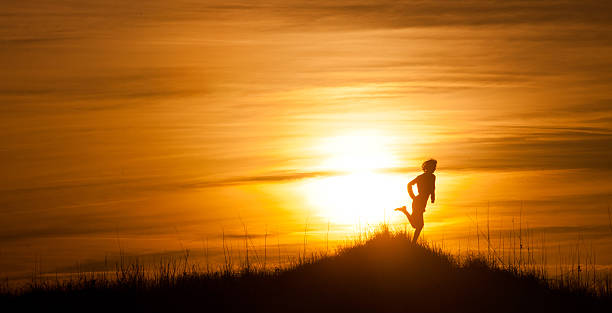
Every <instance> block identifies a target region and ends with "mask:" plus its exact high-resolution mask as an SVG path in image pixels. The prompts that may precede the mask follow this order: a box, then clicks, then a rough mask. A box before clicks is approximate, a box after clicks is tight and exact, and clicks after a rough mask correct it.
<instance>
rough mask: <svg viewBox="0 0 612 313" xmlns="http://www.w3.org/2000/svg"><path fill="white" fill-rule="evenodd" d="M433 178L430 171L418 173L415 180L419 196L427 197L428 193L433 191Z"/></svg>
mask: <svg viewBox="0 0 612 313" xmlns="http://www.w3.org/2000/svg"><path fill="white" fill-rule="evenodd" d="M434 179H435V176H434V175H433V174H430V173H423V174H421V175H419V177H418V178H417V182H416V185H417V189H418V190H419V195H418V196H419V197H425V198H428V197H429V195H431V194H432V193H433V190H434V183H435V180H434Z"/></svg>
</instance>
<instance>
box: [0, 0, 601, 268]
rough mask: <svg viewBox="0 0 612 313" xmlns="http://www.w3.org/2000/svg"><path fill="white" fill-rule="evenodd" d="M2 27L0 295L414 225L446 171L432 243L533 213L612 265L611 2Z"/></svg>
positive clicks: (46, 17) (376, 6) (135, 12)
mask: <svg viewBox="0 0 612 313" xmlns="http://www.w3.org/2000/svg"><path fill="white" fill-rule="evenodd" d="M0 8H1V12H0V15H1V18H0V67H1V68H2V70H1V71H0V143H1V145H0V176H1V178H2V179H0V275H5V274H6V275H11V273H27V272H28V271H31V270H32V268H33V267H34V265H33V264H34V263H35V262H39V263H42V265H43V268H44V269H45V270H47V271H54V270H58V269H59V270H61V269H62V268H66V267H68V266H70V265H74V264H75V262H76V261H79V262H95V261H97V260H100V259H103V258H104V256H105V255H107V254H111V253H117V250H118V249H125V250H127V251H128V252H129V253H133V254H143V253H148V254H152V253H163V252H164V251H166V252H168V251H176V250H180V249H182V248H184V247H191V248H193V247H201V244H202V241H203V240H204V239H203V238H210V240H211V242H212V241H214V240H217V241H218V239H219V237H220V235H221V233H222V232H224V233H226V235H227V236H228V238H232V236H235V237H236V238H239V237H240V236H241V234H242V231H243V225H247V226H248V227H249V229H250V233H251V235H252V236H253V238H260V237H258V236H262V235H263V234H264V233H265V232H266V231H268V232H269V233H270V234H274V235H275V236H277V237H278V241H279V242H281V243H282V244H283V245H284V246H283V247H284V248H283V249H285V250H283V251H285V252H286V253H290V252H291V251H294V250H292V249H293V248H292V245H293V244H296V245H298V246H299V245H300V244H302V239H303V238H302V235H300V234H303V232H304V228H305V227H304V226H305V225H306V224H307V225H309V226H308V227H309V229H310V231H311V232H312V234H311V236H312V241H313V242H316V240H318V239H321V238H322V237H321V236H319V235H321V232H325V231H326V230H327V226H328V223H329V224H331V226H330V228H331V229H332V233H333V234H334V236H335V237H334V238H337V239H343V238H345V237H346V236H347V234H348V233H349V231H347V230H350V229H355V225H360V224H362V223H378V222H381V221H384V220H386V221H389V222H391V223H396V224H400V225H401V224H402V223H404V222H405V221H404V220H403V219H401V216H397V215H396V214H394V212H393V211H392V210H393V208H395V207H397V206H400V205H406V204H408V200H409V197H408V195H407V193H406V187H405V186H406V183H407V182H408V181H409V180H410V179H411V178H412V177H413V176H414V175H417V174H418V173H419V165H420V162H422V161H423V160H425V159H427V158H430V157H435V158H437V159H438V160H439V169H438V172H437V175H438V180H437V181H438V187H437V202H436V204H435V205H433V206H429V207H428V208H427V213H426V215H425V220H426V226H425V230H424V235H425V237H426V238H433V239H435V238H440V237H444V238H447V239H448V238H462V237H464V236H469V235H470V234H471V236H474V231H471V233H470V230H469V229H471V228H473V226H474V225H473V222H472V221H473V218H474V216H475V210H476V208H480V209H481V210H482V211H481V212H484V210H486V207H487V203H490V207H491V214H492V216H493V217H492V218H493V220H494V225H495V227H497V228H498V229H510V228H511V227H512V218H513V217H516V216H518V215H519V208H520V203H521V201H523V205H524V208H523V212H522V214H523V216H524V218H525V220H526V221H527V223H528V227H530V228H532V229H534V231H535V232H543V233H545V234H546V236H547V238H549V239H548V240H549V241H550V242H551V243H554V242H556V241H557V240H558V241H562V242H565V243H568V244H570V243H571V244H575V243H576V240H578V238H582V239H580V240H583V241H584V242H585V243H593V245H594V247H595V249H596V250H597V251H598V254H599V256H598V260H597V261H598V262H599V263H600V264H602V265H609V264H612V254H610V252H609V251H612V226H610V225H609V221H608V214H607V206H608V205H609V203H610V202H611V201H610V200H612V199H611V197H612V181H611V177H612V94H611V90H612V89H611V88H612V71H611V69H612V58H611V57H610V56H611V55H612V5H611V4H610V2H609V1H537V2H535V1H461V2H459V1H433V0H431V1H399V2H398V1H342V0H340V1H330V2H324V1H292V0H286V1H285V0H283V1H259V2H250V1H244V2H242V1H160V0H148V1H139V0H134V1H103V0H93V1H64V0H56V1H11V2H6V1H5V2H3V3H2V4H0ZM526 226H527V225H526ZM526 226H525V227H526ZM317 238H318V239H317ZM275 240H276V239H275ZM313 244H314V243H313ZM211 245H214V242H213V243H211ZM464 245H465V244H464ZM194 249H195V248H194ZM606 251H607V252H606ZM41 259H42V261H40V260H41ZM36 260H38V261H36Z"/></svg>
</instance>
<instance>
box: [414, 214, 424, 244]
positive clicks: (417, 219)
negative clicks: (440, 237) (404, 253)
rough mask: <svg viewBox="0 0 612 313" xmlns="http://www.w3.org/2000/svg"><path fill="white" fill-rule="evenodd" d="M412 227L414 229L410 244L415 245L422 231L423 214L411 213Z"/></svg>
mask: <svg viewBox="0 0 612 313" xmlns="http://www.w3.org/2000/svg"><path fill="white" fill-rule="evenodd" d="M412 222H413V224H412V226H413V227H414V235H412V243H416V242H417V239H419V235H420V234H421V230H423V225H424V223H423V212H420V213H418V212H412Z"/></svg>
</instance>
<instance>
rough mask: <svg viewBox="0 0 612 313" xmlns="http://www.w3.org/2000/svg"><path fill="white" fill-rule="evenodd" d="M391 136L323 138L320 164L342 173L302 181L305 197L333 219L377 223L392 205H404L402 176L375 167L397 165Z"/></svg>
mask: <svg viewBox="0 0 612 313" xmlns="http://www.w3.org/2000/svg"><path fill="white" fill-rule="evenodd" d="M392 141H393V138H391V137H387V136H383V135H380V134H376V133H371V132H369V133H354V134H349V135H341V136H335V137H330V138H326V139H324V140H323V143H322V144H321V146H320V151H321V153H322V154H323V155H325V157H326V159H325V160H324V161H323V163H322V165H321V168H322V169H325V170H329V171H337V172H342V173H343V174H341V175H338V176H332V177H325V178H313V179H310V180H307V181H305V182H304V190H305V192H306V196H307V198H308V201H309V203H310V205H311V206H312V207H314V208H315V209H316V210H317V211H318V213H319V215H320V216H321V217H323V218H326V219H329V220H330V221H331V222H334V223H341V224H355V223H370V224H374V223H380V222H383V221H384V220H385V218H386V219H388V218H389V216H390V215H391V213H392V212H393V209H394V208H396V207H398V206H401V205H405V201H406V198H407V196H406V191H405V188H406V187H405V186H406V179H405V178H404V177H402V176H400V175H397V174H387V173H380V172H377V170H380V169H384V168H392V167H394V166H397V161H396V158H395V157H394V155H393V153H392V152H391V149H390V148H389V147H390V145H391V144H392Z"/></svg>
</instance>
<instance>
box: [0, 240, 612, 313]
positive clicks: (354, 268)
mask: <svg viewBox="0 0 612 313" xmlns="http://www.w3.org/2000/svg"><path fill="white" fill-rule="evenodd" d="M137 272H138V271H137V270H136V274H134V273H133V272H131V273H127V274H126V275H124V276H123V277H121V276H119V278H117V279H116V280H113V281H100V280H95V279H86V280H82V281H76V282H71V283H69V284H64V285H61V286H46V287H45V286H38V287H34V288H31V289H30V290H28V291H25V292H24V293H21V294H19V295H9V294H5V295H3V296H1V297H0V301H1V302H0V304H1V306H2V307H5V308H9V309H12V310H18V311H29V310H37V311H41V312H42V311H50V310H55V309H59V310H62V311H63V312H66V311H86V312H90V311H120V312H195V311H203V312H223V311H225V312H612V299H611V298H610V297H609V296H595V295H593V294H591V293H589V292H588V291H587V290H583V289H580V288H571V289H570V288H559V287H551V286H549V284H548V283H547V282H546V280H543V279H541V278H538V277H537V276H536V275H533V274H525V273H520V274H519V273H517V272H516V271H513V270H503V269H500V268H498V267H496V266H493V265H490V264H488V263H487V262H486V261H484V260H483V259H480V258H473V259H472V260H469V261H467V262H458V261H457V260H456V259H454V258H453V257H452V256H449V255H446V254H444V253H442V252H441V251H440V250H438V249H434V248H430V247H427V246H423V245H413V244H411V243H410V241H409V238H408V237H407V236H406V235H404V234H394V233H390V232H388V231H382V232H380V233H378V234H376V235H374V236H372V237H371V238H370V239H369V240H367V241H365V242H364V243H361V244H356V245H354V246H351V247H348V248H344V249H341V251H340V252H339V253H338V254H337V255H335V256H330V257H321V258H318V259H312V260H310V261H306V262H302V263H301V264H299V265H296V266H294V267H292V268H290V269H287V270H283V271H276V272H254V271H243V272H242V273H240V274H232V273H225V274H224V273H216V274H206V275H205V274H197V273H185V274H172V275H167V276H166V277H165V278H163V277H161V278H158V279H155V280H151V279H147V278H145V277H144V276H143V275H140V274H138V273H137ZM2 311H3V312H10V311H8V310H7V311H5V310H2Z"/></svg>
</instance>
